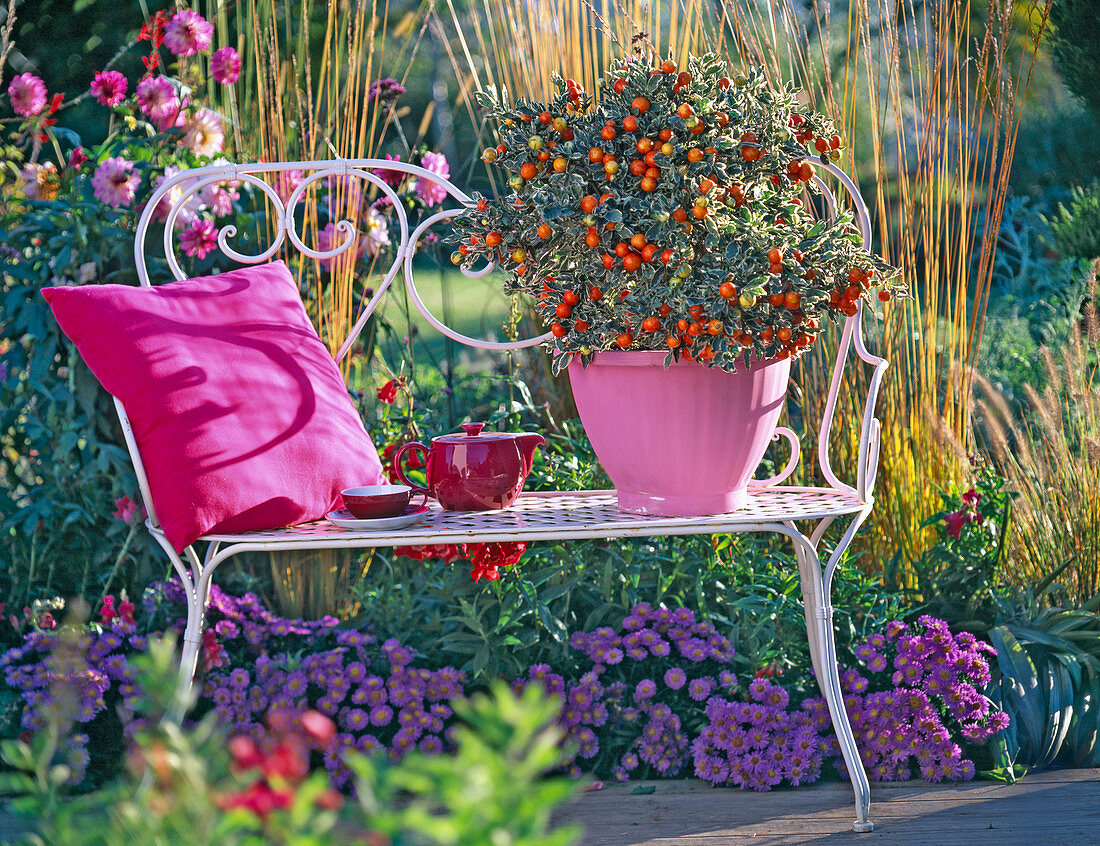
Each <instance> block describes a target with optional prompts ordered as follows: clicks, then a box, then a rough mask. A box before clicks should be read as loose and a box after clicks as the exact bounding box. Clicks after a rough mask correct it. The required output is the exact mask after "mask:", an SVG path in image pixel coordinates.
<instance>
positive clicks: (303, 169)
mask: <svg viewBox="0 0 1100 846" xmlns="http://www.w3.org/2000/svg"><path fill="white" fill-rule="evenodd" d="M826 168H827V170H829V171H830V172H831V173H832V175H833V176H834V177H835V178H836V179H837V180H838V181H839V182H840V184H841V185H842V186H843V187H844V188H845V190H846V191H847V193H848V194H849V196H850V199H851V202H852V205H853V208H854V210H855V215H856V223H857V226H858V228H859V230H860V232H861V233H862V235H863V241H864V244H865V245H869V244H870V240H871V224H870V216H869V214H868V211H867V206H866V204H865V203H864V202H863V199H862V198H861V196H860V194H859V191H858V189H857V188H856V186H855V184H854V183H853V182H852V180H851V179H849V177H848V176H847V174H845V173H844V172H843V171H841V170H840V169H839V168H837V167H836V166H835V165H828V166H826ZM376 170H385V171H400V172H403V173H407V174H409V175H411V176H415V177H416V178H417V179H424V180H428V181H430V182H433V183H435V184H436V185H438V186H440V187H441V188H443V189H444V190H445V191H446V192H447V195H448V197H449V198H451V200H452V201H453V206H452V207H451V208H445V209H443V210H442V211H438V212H436V213H434V214H431V215H428V216H426V217H425V218H424V219H423V220H421V221H420V222H419V223H418V224H417V225H416V226H415V228H413V229H410V225H411V224H410V221H409V219H408V214H407V212H406V210H405V208H404V206H403V204H402V203H401V202H400V200H399V198H398V195H397V193H396V191H395V190H394V189H393V188H392V187H391V186H390V185H389V184H388V183H387V182H386V181H385V180H384V179H383V178H382V177H380V176H379V175H378V174H377V173H376V172H375V171H376ZM291 174H293V176H294V179H295V180H297V182H296V185H295V186H294V188H293V190H291V191H289V192H286V191H284V192H283V193H282V194H281V193H280V191H279V190H278V188H277V184H279V182H280V179H282V180H283V182H282V184H284V185H285V184H287V182H286V181H285V177H286V176H287V175H291ZM330 179H361V180H363V181H364V182H365V183H368V184H369V185H373V186H375V187H376V188H377V189H378V190H379V191H380V192H381V193H382V194H383V195H385V196H387V197H389V199H390V200H391V201H392V203H393V208H394V211H395V212H396V216H397V221H398V227H399V231H400V238H399V239H394V238H393V237H392V236H391V248H392V249H393V261H392V262H391V264H390V266H389V267H388V268H387V269H386V273H385V276H384V277H383V280H382V282H381V283H380V284H378V285H376V287H375V292H374V295H373V297H372V298H371V300H370V302H369V303H368V305H367V306H366V308H364V309H363V312H362V314H361V315H360V316H359V318H358V319H357V320H356V322H355V324H354V326H353V327H352V329H351V331H350V332H349V333H348V336H347V337H346V338H345V339H344V341H343V343H342V344H341V345H340V348H339V350H338V352H337V353H336V356H335V359H336V360H337V361H340V360H341V359H343V357H344V356H345V355H347V352H348V350H349V349H350V348H351V345H352V344H353V343H354V341H355V339H356V337H357V336H358V335H359V333H360V332H361V331H362V329H363V327H364V326H365V325H366V322H367V320H368V319H369V317H370V315H371V314H372V313H373V312H374V310H375V309H376V308H377V307H378V305H379V303H380V302H381V300H382V297H383V296H385V294H386V291H387V290H388V289H389V288H390V286H391V285H392V284H393V282H394V280H395V279H396V277H397V274H398V273H400V272H402V271H403V272H404V284H405V286H406V288H407V290H408V295H409V297H410V299H411V300H412V302H413V304H414V305H415V307H416V309H417V310H418V311H419V312H420V313H421V315H422V316H423V317H424V319H425V320H426V321H427V322H428V323H429V324H431V325H432V326H434V327H435V328H436V329H437V330H439V331H440V332H442V333H443V334H444V335H446V336H448V337H450V338H452V339H454V340H455V341H458V342H459V343H461V344H465V345H467V346H470V347H477V348H480V349H487V350H513V349H520V348H523V347H531V346H534V345H536V344H539V343H542V342H544V341H547V340H549V339H550V338H551V337H552V336H551V334H550V333H549V332H547V333H545V334H543V335H540V336H539V337H536V338H528V339H524V340H519V341H507V342H505V341H487V340H483V339H480V338H472V337H469V336H467V335H464V334H462V333H461V332H458V331H456V330H454V329H452V328H451V327H449V326H447V325H446V324H445V323H443V322H442V321H440V320H439V319H438V318H436V317H435V315H433V314H432V313H431V312H430V311H429V310H428V308H427V306H426V305H425V304H424V301H423V299H422V298H421V297H420V295H419V293H418V292H417V289H416V284H415V280H414V277H413V258H414V256H415V254H416V249H417V246H418V244H419V243H420V239H421V238H422V237H423V236H424V235H425V234H426V233H427V232H428V231H429V230H430V229H431V228H432V227H433V226H435V225H436V224H438V223H440V222H441V221H445V220H448V219H450V218H452V217H455V216H457V215H459V214H461V213H462V211H463V209H464V208H466V207H467V206H469V205H470V204H471V203H472V200H471V198H470V197H469V196H468V195H467V194H465V193H464V192H463V191H461V190H460V189H458V188H457V187H456V186H455V185H453V184H452V183H451V182H449V181H448V180H447V179H444V178H443V177H441V176H439V175H438V174H435V173H432V172H431V171H428V170H425V169H424V168H421V167H417V166H416V165H411V164H406V163H403V162H397V161H392V160H384V159H332V160H328V161H311V162H262V163H253V164H220V165H210V166H207V167H201V168H195V169H192V170H185V171H182V172H180V173H178V174H176V175H174V176H172V177H171V178H169V179H166V180H164V181H163V182H162V183H161V184H160V186H159V187H158V188H157V190H156V191H155V192H154V193H153V196H152V197H151V199H150V201H149V202H148V204H147V205H146V207H145V210H144V212H143V213H142V215H141V218H140V219H139V221H138V227H137V235H136V238H135V243H134V257H135V260H136V263H137V272H138V278H139V280H140V283H141V284H142V285H150V284H152V280H150V278H149V270H148V262H147V259H146V242H147V240H148V237H149V231H150V226H151V224H152V223H153V222H154V220H155V219H157V218H158V217H159V216H163V215H164V208H163V204H164V203H167V206H168V208H167V217H166V219H165V222H164V234H163V243H164V253H165V257H166V258H167V261H168V267H169V269H170V270H171V272H172V275H173V276H174V277H175V278H176V279H178V280H182V279H185V278H186V274H185V273H184V272H183V269H182V268H181V267H180V264H179V261H178V259H177V252H178V249H179V245H178V243H177V234H178V233H177V230H176V226H175V223H176V220H177V218H178V217H179V215H180V214H181V213H182V212H183V211H184V210H185V209H186V207H187V205H188V203H189V201H191V200H192V198H194V197H196V196H197V195H198V194H199V192H200V191H202V189H203V188H204V187H207V186H210V185H216V184H220V183H227V182H229V183H240V184H245V185H251V186H252V187H253V188H254V189H255V190H257V191H259V192H262V193H263V194H264V195H265V196H266V198H267V200H268V203H269V208H270V212H269V213H270V214H272V215H273V217H274V221H273V223H274V230H275V235H274V238H273V240H272V242H271V244H270V245H269V246H268V247H267V248H266V249H264V250H263V251H261V252H259V253H256V254H254V255H245V254H242V253H240V252H238V251H237V250H235V249H234V248H233V247H232V245H231V243H230V242H231V240H232V239H233V238H234V237H235V236H236V235H237V229H236V227H235V226H233V225H227V226H224V227H222V229H221V230H220V232H219V233H218V236H217V240H218V246H219V248H220V250H221V252H222V253H223V254H225V255H226V256H227V257H228V258H230V259H232V260H234V261H237V262H240V263H242V264H259V263H261V262H266V261H269V260H271V259H272V258H273V257H274V256H275V255H276V254H277V253H278V252H279V250H280V249H282V248H283V246H284V244H285V243H287V242H289V244H290V245H291V246H292V247H293V248H294V249H296V250H297V251H298V252H300V253H301V254H302V255H304V256H306V257H308V258H312V259H319V260H324V259H331V258H334V257H336V256H339V255H341V254H343V253H345V252H347V251H348V250H350V249H353V247H354V245H355V242H356V239H357V233H356V231H355V226H354V224H353V223H352V222H350V221H348V220H341V221H339V222H338V223H336V226H335V229H336V232H337V233H338V236H340V237H343V241H342V243H340V244H338V245H337V246H335V247H333V248H332V249H329V250H324V251H322V250H318V249H315V248H314V247H311V246H310V245H308V244H306V243H305V242H304V241H303V240H302V237H301V235H300V233H299V232H298V229H297V223H296V213H297V212H298V211H299V206H300V205H302V203H303V198H305V197H306V192H307V191H309V189H310V188H311V186H317V185H321V184H324V182H325V181H326V180H330ZM269 180H270V181H269ZM273 181H274V182H275V183H276V184H273ZM814 181H815V182H816V183H817V184H818V186H819V187H820V188H821V189H822V191H823V196H824V197H825V201H826V204H827V208H828V213H829V215H830V216H833V215H835V213H836V199H835V197H834V195H833V193H832V191H831V190H830V188H829V186H828V185H827V184H826V183H825V182H824V181H823V180H822V179H821V178H820V177H815V178H814ZM158 209H159V211H158ZM492 270H493V266H492V265H489V266H487V267H484V268H481V269H478V270H470V269H467V268H461V271H462V273H463V274H465V275H466V276H468V277H471V278H477V277H481V276H484V275H486V274H488V273H489V272H490V271H492ZM862 317H863V309H862V306H861V307H860V309H859V311H857V312H856V314H855V315H854V316H852V317H849V318H847V319H846V321H845V323H844V327H843V331H842V334H841V338H840V342H839V344H838V347H837V357H836V360H835V362H834V364H833V369H832V378H831V381H830V389H829V396H828V398H827V400H826V403H825V408H824V414H823V418H822V422H821V428H820V431H819V434H818V449H817V453H818V465H819V468H820V470H821V474H822V476H824V478H825V480H826V481H827V482H828V484H829V485H831V486H832V487H834V488H837V489H841V490H847V491H854V492H856V493H858V495H859V497H860V498H861V499H862V500H864V501H867V500H869V499H870V496H871V492H872V490H873V487H874V477H875V471H876V468H877V467H878V455H879V421H878V420H877V419H876V418H875V417H874V410H875V403H876V401H877V398H878V392H879V388H880V385H881V381H882V376H883V373H884V372H885V370H886V367H887V362H886V361H885V360H884V359H882V358H880V357H878V356H875V355H873V354H871V353H870V352H869V351H868V350H867V347H866V344H865V342H864V338H863V332H862ZM853 346H854V348H855V351H856V354H857V355H858V356H859V358H860V359H861V360H862V361H863V362H865V363H866V364H868V365H870V366H871V367H872V372H871V374H870V378H869V380H868V383H867V388H868V391H867V396H866V398H865V401H864V406H863V413H862V415H861V417H862V419H861V431H860V441H859V458H858V467H857V474H856V483H855V485H849V484H847V483H845V482H843V481H841V480H840V479H839V478H838V477H837V475H836V474H835V472H834V471H833V468H832V465H831V464H830V461H829V434H830V432H831V429H832V425H833V419H834V417H835V412H836V406H837V400H838V396H839V392H840V387H841V382H842V380H843V376H844V368H845V364H846V361H847V359H848V353H849V351H850V349H851V348H852V347H853ZM115 405H116V408H117V409H118V412H119V418H120V420H121V422H122V425H123V430H124V432H125V434H126V439H127V446H128V447H129V449H130V454H131V456H132V458H133V461H134V466H135V469H136V471H137V475H138V482H139V484H140V486H141V493H142V497H143V498H144V500H145V506H146V509H147V510H148V512H149V514H150V516H151V518H152V519H153V520H154V522H155V520H156V517H155V514H154V513H153V510H152V497H151V496H150V495H149V489H148V483H147V481H146V478H145V472H144V468H143V466H142V463H141V456H140V454H139V453H138V450H137V445H136V443H135V441H134V438H133V434H132V432H131V429H130V424H129V420H128V419H127V417H126V411H125V409H124V408H123V407H122V404H121V403H119V402H118V401H117V400H116V402H115ZM788 437H789V438H790V439H791V446H792V457H791V459H792V460H791V461H790V462H789V463H788V466H787V469H786V470H785V471H784V472H783V473H782V474H780V476H778V477H776V478H775V479H773V480H770V481H769V484H775V483H777V482H778V481H781V479H782V478H785V477H786V475H788V473H789V471H790V470H791V469H793V467H794V465H795V463H796V460H797V457H798V451H799V444H798V439H797V437H796V436H794V435H793V433H790V434H788Z"/></svg>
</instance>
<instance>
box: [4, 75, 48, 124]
mask: <svg viewBox="0 0 1100 846" xmlns="http://www.w3.org/2000/svg"><path fill="white" fill-rule="evenodd" d="M8 97H9V98H11V107H12V109H14V110H15V113H16V114H20V115H23V116H24V117H34V116H35V115H36V114H38V113H39V112H40V111H42V110H43V109H44V108H46V83H44V82H43V81H42V80H41V79H39V78H38V77H37V76H35V75H34V74H33V73H21V74H19V76H17V77H16V78H15V79H13V80H12V81H11V85H9V86H8Z"/></svg>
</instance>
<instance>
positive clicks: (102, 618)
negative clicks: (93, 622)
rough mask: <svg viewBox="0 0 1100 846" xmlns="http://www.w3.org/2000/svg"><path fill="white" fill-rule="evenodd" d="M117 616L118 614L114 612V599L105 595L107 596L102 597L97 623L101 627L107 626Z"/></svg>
mask: <svg viewBox="0 0 1100 846" xmlns="http://www.w3.org/2000/svg"><path fill="white" fill-rule="evenodd" d="M117 616H118V612H117V611H116V610H115V598H114V597H113V596H111V595H110V594H107V596H105V597H103V607H102V608H100V609H99V622H101V623H102V624H103V625H107V624H108V623H110V622H111V620H113V619H114V618H115V617H117Z"/></svg>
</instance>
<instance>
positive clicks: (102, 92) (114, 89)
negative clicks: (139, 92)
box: [91, 70, 126, 106]
mask: <svg viewBox="0 0 1100 846" xmlns="http://www.w3.org/2000/svg"><path fill="white" fill-rule="evenodd" d="M91 89H92V95H93V96H94V97H95V98H96V100H97V101H99V102H100V103H102V104H103V105H104V106H117V105H118V104H119V103H121V102H122V99H123V98H124V97H125V96H126V77H124V76H123V75H122V74H121V73H119V72H118V71H113V70H112V71H99V73H97V74H96V75H95V79H93V80H92V85H91Z"/></svg>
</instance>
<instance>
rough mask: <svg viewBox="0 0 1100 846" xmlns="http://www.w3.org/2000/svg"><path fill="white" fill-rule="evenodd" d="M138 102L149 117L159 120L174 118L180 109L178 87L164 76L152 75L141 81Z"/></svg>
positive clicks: (138, 89) (138, 88)
mask: <svg viewBox="0 0 1100 846" xmlns="http://www.w3.org/2000/svg"><path fill="white" fill-rule="evenodd" d="M137 102H138V106H140V107H141V111H142V112H143V113H144V114H145V115H146V116H147V117H150V118H152V119H153V120H157V121H159V120H165V119H167V118H174V117H175V115H176V114H177V113H178V112H179V110H180V101H179V97H177V96H176V88H175V86H174V85H172V83H171V82H169V81H168V79H167V78H165V77H163V76H151V77H149V78H148V79H143V80H142V81H141V82H139V83H138V87H137Z"/></svg>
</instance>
